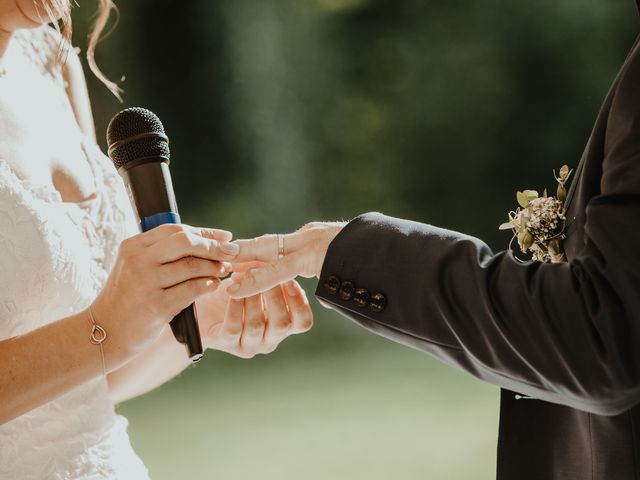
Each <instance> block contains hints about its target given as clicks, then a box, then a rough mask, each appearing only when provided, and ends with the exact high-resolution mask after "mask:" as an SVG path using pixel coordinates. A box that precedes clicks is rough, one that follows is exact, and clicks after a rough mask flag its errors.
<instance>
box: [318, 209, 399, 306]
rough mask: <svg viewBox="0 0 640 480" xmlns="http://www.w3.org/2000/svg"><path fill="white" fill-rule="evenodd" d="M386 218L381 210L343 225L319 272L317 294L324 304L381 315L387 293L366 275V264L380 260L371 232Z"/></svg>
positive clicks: (331, 243) (330, 246)
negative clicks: (372, 249) (376, 255)
mask: <svg viewBox="0 0 640 480" xmlns="http://www.w3.org/2000/svg"><path fill="white" fill-rule="evenodd" d="M384 218H385V217H384V216H383V215H382V214H380V213H376V212H373V213H366V214H363V215H360V216H358V217H356V218H355V219H354V220H352V221H351V222H349V223H348V224H346V225H344V226H343V227H342V228H340V231H339V232H338V233H337V234H336V235H335V237H334V238H333V239H332V241H331V242H330V243H329V245H328V248H327V251H326V255H325V257H324V261H323V264H322V268H321V271H320V275H319V281H318V287H317V289H316V297H317V298H318V300H320V301H321V303H323V304H327V303H328V304H331V305H332V306H337V307H340V308H344V309H347V310H352V311H354V312H358V313H362V314H379V313H381V312H382V311H383V310H384V309H385V307H386V303H387V299H386V296H385V295H384V293H382V292H381V291H379V290H378V289H376V288H375V285H373V284H371V282H372V281H374V280H375V279H371V278H365V277H364V276H363V273H362V272H363V271H365V270H366V269H365V268H364V267H365V266H366V265H370V264H371V263H372V262H376V261H378V262H380V261H382V259H380V258H377V259H376V258H375V255H373V253H372V252H371V251H370V250H371V248H372V246H373V245H372V242H371V241H369V240H373V239H372V238H371V235H372V234H374V233H375V229H376V228H377V226H378V225H380V224H381V223H384V222H382V221H381V220H382V219H384Z"/></svg>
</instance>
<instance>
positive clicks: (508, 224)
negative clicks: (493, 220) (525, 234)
mask: <svg viewBox="0 0 640 480" xmlns="http://www.w3.org/2000/svg"><path fill="white" fill-rule="evenodd" d="M514 226H515V225H514V224H513V222H506V223H503V224H502V225H500V226H499V227H498V230H511V229H512V228H513V227H514Z"/></svg>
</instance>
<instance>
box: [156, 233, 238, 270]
mask: <svg viewBox="0 0 640 480" xmlns="http://www.w3.org/2000/svg"><path fill="white" fill-rule="evenodd" d="M149 253H150V254H151V255H153V258H156V259H157V260H158V261H159V262H160V263H169V262H174V261H176V260H179V259H180V258H184V257H188V256H190V257H199V258H206V259H209V260H220V261H229V260H233V259H234V258H235V256H236V254H237V253H238V247H237V245H235V244H233V243H221V242H219V241H218V240H213V239H210V238H205V237H203V236H201V235H197V234H196V233H194V232H192V231H190V230H182V231H178V232H176V233H174V234H172V235H170V236H168V237H165V238H163V239H162V240H160V241H158V242H157V243H155V244H153V245H152V246H150V247H149Z"/></svg>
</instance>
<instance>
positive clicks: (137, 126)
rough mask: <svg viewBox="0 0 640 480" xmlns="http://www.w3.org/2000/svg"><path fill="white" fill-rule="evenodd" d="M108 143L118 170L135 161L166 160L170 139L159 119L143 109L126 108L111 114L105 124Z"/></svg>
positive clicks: (110, 154)
mask: <svg viewBox="0 0 640 480" xmlns="http://www.w3.org/2000/svg"><path fill="white" fill-rule="evenodd" d="M107 144H108V145H109V157H110V158H111V160H112V161H113V164H114V165H115V166H116V168H117V169H120V168H121V167H123V166H125V165H127V164H129V163H130V162H133V161H136V160H143V161H144V160H148V161H154V159H155V161H165V162H167V163H168V162H169V155H170V152H169V139H168V138H167V136H166V134H165V133H164V127H163V126H162V122H161V121H160V119H159V118H158V116H157V115H156V114H155V113H153V112H151V111H149V110H147V109H146V108H140V107H134V108H127V109H126V110H122V111H121V112H120V113H118V114H117V115H116V116H115V117H113V118H112V119H111V121H110V122H109V126H108V127H107ZM138 163H139V162H136V164H138Z"/></svg>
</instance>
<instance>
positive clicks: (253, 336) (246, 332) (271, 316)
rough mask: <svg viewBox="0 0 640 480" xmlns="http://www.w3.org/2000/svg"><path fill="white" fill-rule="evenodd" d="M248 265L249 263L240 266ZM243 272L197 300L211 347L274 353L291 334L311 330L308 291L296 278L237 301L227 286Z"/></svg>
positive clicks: (238, 352)
mask: <svg viewBox="0 0 640 480" xmlns="http://www.w3.org/2000/svg"><path fill="white" fill-rule="evenodd" d="M244 268H246V266H242V267H239V269H244ZM237 269H238V268H236V270H237ZM243 275H244V273H234V276H233V279H226V280H224V281H223V282H222V286H221V287H220V288H218V289H217V290H216V291H215V292H213V293H210V294H208V295H205V296H202V297H200V298H199V299H198V300H197V302H196V306H197V308H198V320H199V323H200V331H201V334H202V339H203V342H204V343H205V346H206V347H207V348H212V349H215V350H221V351H223V352H227V353H230V354H232V355H235V356H237V357H241V358H252V357H254V356H255V355H258V354H267V353H271V352H273V351H274V350H275V349H276V348H277V347H278V345H279V344H280V343H281V342H282V341H283V340H284V339H285V338H287V337H288V336H290V335H294V334H298V333H304V332H307V331H308V330H309V329H311V327H312V326H313V313H312V311H311V307H310V306H309V301H308V300H307V296H306V294H305V292H304V290H303V289H302V287H301V286H300V285H299V284H298V283H297V282H296V281H293V280H292V281H289V282H287V283H286V284H284V285H276V286H275V287H274V288H271V289H270V290H268V291H266V292H264V293H263V294H258V295H254V296H251V297H248V298H245V299H239V300H234V299H232V298H230V297H229V295H228V294H227V292H226V289H227V287H228V286H230V285H232V284H233V282H234V280H239V279H240V278H242V276H243Z"/></svg>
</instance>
